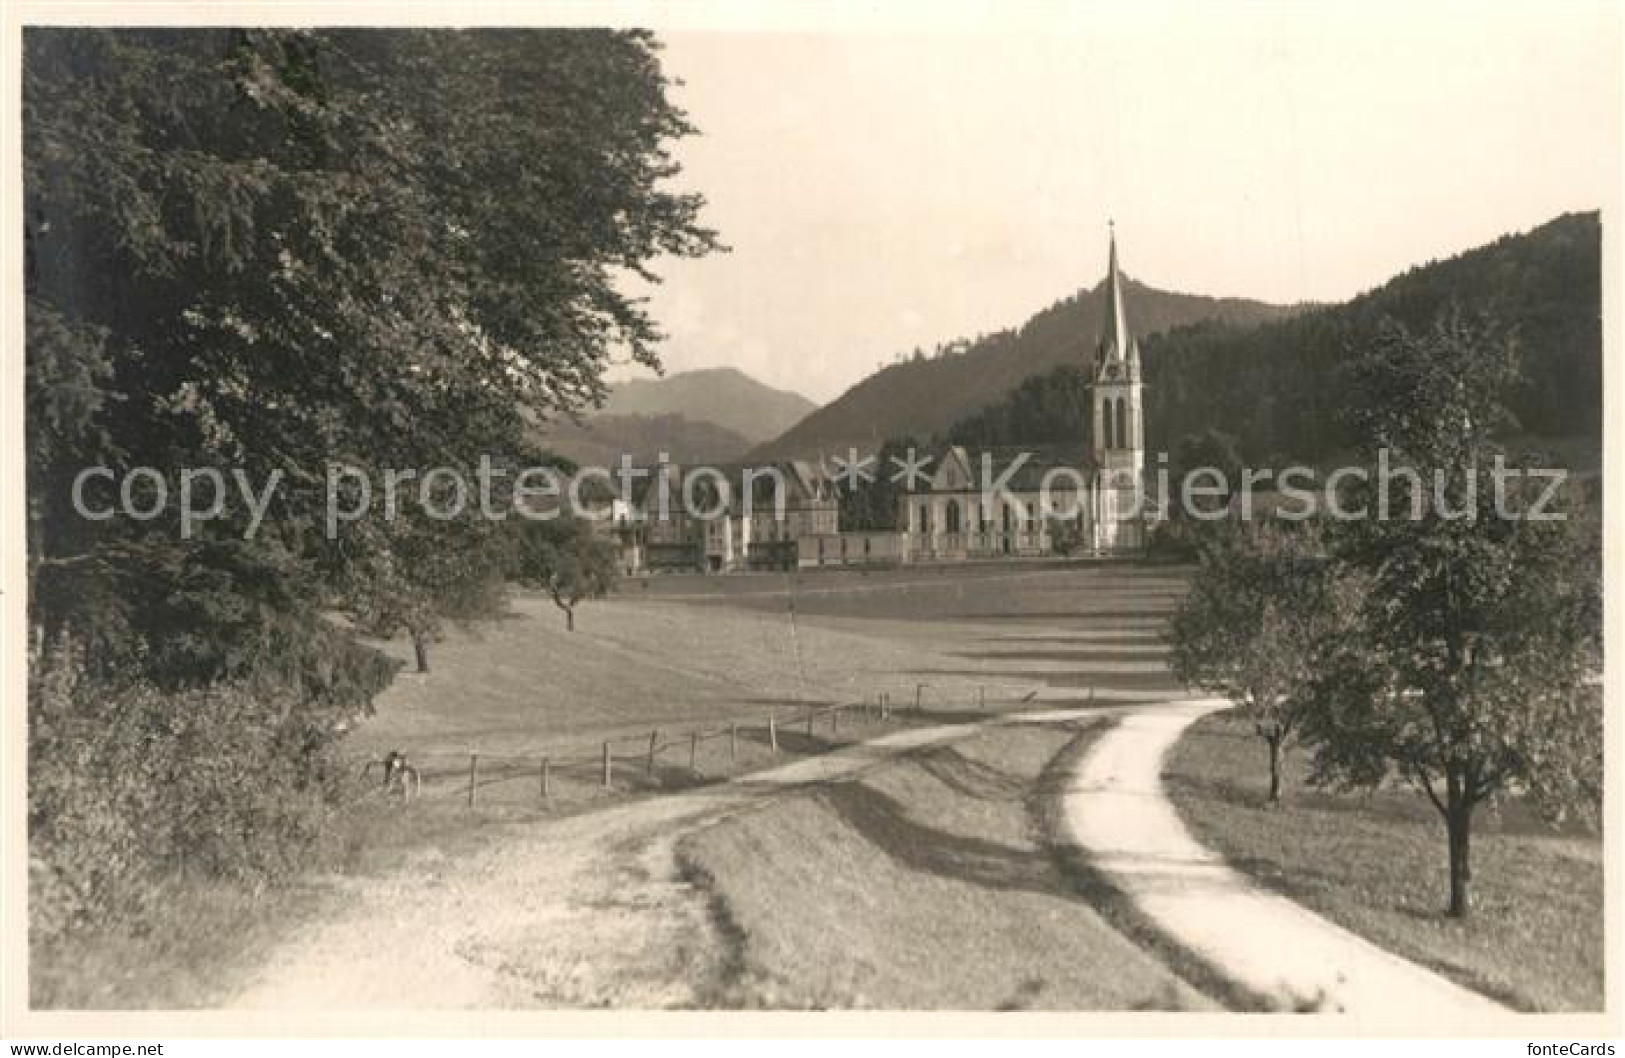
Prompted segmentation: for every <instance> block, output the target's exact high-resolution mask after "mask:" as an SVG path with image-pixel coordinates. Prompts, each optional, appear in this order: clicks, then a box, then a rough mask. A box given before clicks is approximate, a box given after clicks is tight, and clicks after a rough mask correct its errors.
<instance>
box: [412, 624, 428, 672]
mask: <svg viewBox="0 0 1625 1058" xmlns="http://www.w3.org/2000/svg"><path fill="white" fill-rule="evenodd" d="M412 651H413V653H415V654H416V655H417V658H418V671H419V672H428V671H429V640H428V637H426V636H425V635H424V634H423V633H421V632H413V633H412Z"/></svg>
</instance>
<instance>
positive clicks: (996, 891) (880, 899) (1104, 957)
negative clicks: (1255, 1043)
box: [679, 724, 1207, 1010]
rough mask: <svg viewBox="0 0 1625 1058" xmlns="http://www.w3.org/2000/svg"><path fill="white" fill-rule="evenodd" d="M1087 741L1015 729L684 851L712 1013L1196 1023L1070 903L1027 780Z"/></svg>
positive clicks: (729, 827) (1143, 966) (691, 841)
mask: <svg viewBox="0 0 1625 1058" xmlns="http://www.w3.org/2000/svg"><path fill="white" fill-rule="evenodd" d="M1097 730H1098V729H1097V727H1096V726H1095V725H1093V724H1083V725H1056V726H1046V727H1037V726H1012V727H1007V728H1000V729H996V730H994V731H990V732H987V733H985V734H980V735H977V736H975V737H973V738H970V739H967V740H964V741H962V742H959V743H956V744H953V745H949V746H940V747H936V748H932V749H929V750H924V751H921V752H919V753H916V754H913V755H911V756H909V757H908V758H905V759H904V760H901V761H899V762H897V763H895V764H893V765H890V766H888V767H886V768H882V769H877V770H875V771H873V772H871V773H869V774H867V775H864V776H863V777H861V778H858V779H854V780H851V781H848V782H843V783H837V784H833V785H831V786H828V787H825V788H822V789H819V790H817V791H813V792H809V793H808V794H806V795H803V796H799V797H793V798H784V799H780V800H778V801H774V802H771V803H769V804H768V805H767V806H766V807H764V808H762V809H760V810H758V811H753V812H750V813H747V814H745V815H741V816H737V817H734V818H732V819H729V820H727V821H725V822H723V823H720V824H718V825H716V826H714V827H711V828H709V829H707V830H704V831H701V832H699V833H697V834H695V835H692V836H690V837H689V838H687V839H685V840H684V842H683V844H682V845H681V846H680V848H679V853H680V856H681V858H682V859H683V861H684V863H685V865H686V867H687V870H688V873H689V877H690V878H691V879H692V880H694V881H696V882H697V883H699V884H702V885H703V886H704V887H705V888H707V889H708V891H709V893H710V896H711V901H712V910H713V915H714V916H715V917H716V919H717V921H718V924H719V926H720V927H722V928H721V930H720V932H721V933H722V935H723V936H724V937H729V938H732V941H733V943H734V944H735V946H736V949H737V950H736V952H735V953H734V955H733V957H732V958H731V959H730V964H731V965H732V966H733V967H734V973H733V975H732V979H731V980H729V981H727V982H724V983H723V984H722V985H720V986H719V991H718V994H717V995H716V996H714V997H713V1000H714V1002H715V1004H716V1005H719V1006H730V1007H740V1006H743V1007H770V1008H795V1009H821V1008H881V1009H927V1008H930V1009H967V1010H1020V1009H1059V1010H1123V1009H1155V1010H1179V1009H1189V1008H1193V1007H1204V1006H1206V1005H1207V1003H1206V1001H1205V1000H1204V999H1203V997H1202V996H1201V995H1200V994H1198V993H1197V992H1195V991H1194V990H1193V989H1191V988H1190V987H1189V986H1187V985H1186V984H1184V983H1183V982H1182V981H1180V979H1179V978H1178V977H1176V976H1175V975H1174V974H1173V973H1171V972H1170V971H1169V970H1168V969H1167V968H1166V967H1165V966H1163V965H1162V964H1161V963H1159V962H1158V961H1157V960H1156V959H1155V958H1154V957H1152V956H1151V955H1148V954H1147V953H1145V952H1144V951H1142V950H1141V949H1140V948H1138V947H1136V945H1135V944H1134V943H1133V942H1131V941H1130V940H1128V939H1126V938H1125V937H1123V936H1122V935H1121V934H1119V933H1118V932H1117V931H1116V930H1114V929H1113V928H1112V927H1111V926H1110V925H1109V924H1108V923H1107V922H1105V921H1104V920H1103V919H1102V918H1101V917H1100V916H1099V915H1098V914H1097V913H1096V912H1095V910H1094V909H1093V908H1091V907H1090V906H1089V905H1088V904H1087V903H1085V902H1084V901H1083V900H1082V899H1080V897H1079V894H1078V891H1077V889H1076V888H1075V885H1074V880H1073V879H1072V878H1071V877H1069V876H1068V875H1067V873H1066V872H1065V871H1063V870H1062V869H1061V868H1060V867H1059V866H1058V865H1057V863H1056V862H1055V860H1054V859H1053V858H1052V857H1051V856H1050V855H1049V850H1048V849H1047V847H1046V842H1045V839H1044V835H1043V832H1042V825H1041V822H1040V820H1039V819H1038V817H1037V815H1036V813H1035V797H1036V796H1037V792H1038V790H1037V785H1036V784H1037V780H1038V779H1039V777H1040V776H1041V775H1042V774H1043V773H1044V771H1045V767H1046V765H1047V763H1048V762H1049V761H1050V760H1051V759H1052V758H1054V756H1055V755H1056V753H1057V752H1059V751H1060V750H1061V749H1062V748H1063V747H1065V746H1067V745H1068V744H1070V743H1074V742H1078V741H1086V740H1089V739H1092V738H1093V737H1094V735H1095V734H1096V733H1097Z"/></svg>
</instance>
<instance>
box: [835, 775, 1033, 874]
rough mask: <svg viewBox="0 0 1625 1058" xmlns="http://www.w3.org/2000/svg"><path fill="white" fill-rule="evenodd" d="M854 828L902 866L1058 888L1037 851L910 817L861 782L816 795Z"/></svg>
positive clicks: (894, 801)
mask: <svg viewBox="0 0 1625 1058" xmlns="http://www.w3.org/2000/svg"><path fill="white" fill-rule="evenodd" d="M818 800H819V801H821V802H823V803H824V804H825V805H827V806H828V807H829V808H830V809H831V810H832V811H833V812H835V814H836V815H838V816H839V817H840V818H841V819H842V821H844V822H845V823H846V825H848V826H849V827H851V828H852V830H853V831H854V832H855V833H857V834H859V835H860V836H862V837H863V838H864V839H865V840H867V841H868V842H869V843H870V844H872V845H874V846H875V847H876V848H878V849H880V850H881V851H882V852H884V853H885V854H886V855H887V856H890V857H891V858H892V859H893V860H895V861H897V862H898V863H900V864H902V865H903V866H905V867H908V868H911V869H913V870H917V871H926V872H929V873H931V874H936V875H941V876H942V877H945V878H951V879H954V880H956V881H961V882H967V883H969V884H971V885H978V886H982V887H983V888H987V889H999V890H1020V891H1027V892H1034V893H1046V894H1054V893H1056V892H1057V888H1056V885H1055V878H1054V875H1053V873H1052V871H1051V869H1050V864H1049V862H1048V859H1047V858H1046V857H1045V856H1044V854H1043V853H1042V852H1041V851H1036V850H1028V849H1022V848H1017V847H1014V846H1010V845H1001V844H999V843H997V842H991V841H984V840H982V839H980V838H972V837H966V836H964V835H962V834H955V833H953V832H952V831H947V830H941V829H938V828H936V827H929V826H925V825H924V824H921V823H919V822H916V821H915V820H913V819H910V818H909V816H908V813H907V812H906V810H905V809H904V808H903V805H902V804H901V802H899V801H897V800H896V799H895V798H892V797H890V796H888V795H886V794H883V793H881V792H879V791H878V790H875V789H872V788H871V787H868V786H865V785H864V784H862V783H855V782H848V783H841V784H839V785H836V786H833V787H831V788H829V789H828V790H825V791H823V792H822V793H820V794H819V795H818Z"/></svg>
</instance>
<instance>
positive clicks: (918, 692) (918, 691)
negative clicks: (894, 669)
mask: <svg viewBox="0 0 1625 1058" xmlns="http://www.w3.org/2000/svg"><path fill="white" fill-rule="evenodd" d="M924 695H925V684H923V683H916V684H915V685H914V711H915V712H916V713H918V712H919V711H920V701H921V699H922V698H923V696H924Z"/></svg>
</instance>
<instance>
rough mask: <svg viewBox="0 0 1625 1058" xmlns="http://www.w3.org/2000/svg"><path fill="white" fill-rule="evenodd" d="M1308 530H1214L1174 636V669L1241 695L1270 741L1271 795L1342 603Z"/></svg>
mask: <svg viewBox="0 0 1625 1058" xmlns="http://www.w3.org/2000/svg"><path fill="white" fill-rule="evenodd" d="M1342 594H1343V593H1340V591H1339V588H1338V585H1337V583H1336V581H1335V580H1334V579H1333V577H1332V575H1331V571H1330V567H1329V563H1328V561H1327V560H1326V559H1325V558H1324V557H1323V556H1322V555H1321V554H1320V553H1319V550H1318V548H1317V547H1316V546H1315V544H1314V537H1313V536H1312V535H1311V534H1309V532H1308V530H1307V529H1301V530H1298V531H1293V530H1292V529H1288V528H1281V527H1275V526H1269V525H1243V526H1241V527H1238V528H1236V529H1233V530H1231V531H1228V532H1221V533H1217V534H1215V535H1214V537H1213V539H1212V540H1211V541H1210V542H1209V543H1208V544H1207V546H1206V547H1204V548H1203V551H1202V555H1201V565H1200V568H1199V569H1198V570H1197V573H1196V576H1195V578H1194V580H1193V582H1192V584H1191V589H1190V592H1189V594H1188V595H1186V597H1185V599H1184V601H1183V602H1182V603H1181V604H1180V607H1179V609H1178V610H1177V611H1176V612H1175V614H1174V617H1173V620H1172V623H1171V630H1170V635H1169V640H1170V645H1171V647H1172V653H1171V655H1170V658H1169V663H1170V666H1171V667H1172V669H1173V671H1174V674H1175V675H1176V676H1178V677H1179V678H1180V679H1181V680H1183V681H1184V682H1185V683H1188V684H1194V685H1196V686H1199V687H1203V688H1205V689H1207V690H1210V691H1214V692H1216V693H1219V694H1222V695H1224V696H1225V697H1227V698H1231V699H1233V700H1235V701H1237V702H1239V703H1241V704H1242V705H1243V706H1244V708H1245V709H1246V710H1247V714H1248V716H1249V717H1250V718H1251V720H1252V723H1253V730H1254V731H1255V732H1256V733H1257V734H1258V736H1259V737H1260V738H1261V739H1263V740H1264V743H1265V745H1266V746H1267V747H1268V749H1269V770H1270V780H1269V801H1270V803H1271V804H1278V803H1279V802H1280V800H1281V764H1282V758H1283V755H1284V754H1285V752H1286V750H1287V749H1288V748H1289V747H1290V746H1291V745H1292V743H1293V742H1294V741H1295V740H1296V738H1297V735H1298V730H1299V727H1300V725H1301V723H1302V720H1303V717H1304V714H1305V711H1306V710H1307V707H1308V698H1307V688H1308V687H1309V685H1310V682H1311V679H1312V676H1313V665H1314V660H1315V654H1316V651H1317V649H1318V647H1319V644H1320V641H1321V640H1322V639H1323V638H1324V637H1326V636H1328V635H1330V634H1333V633H1334V632H1335V631H1336V629H1337V625H1338V623H1339V621H1341V620H1342V619H1343V614H1344V612H1345V611H1346V606H1344V605H1343V603H1342Z"/></svg>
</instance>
